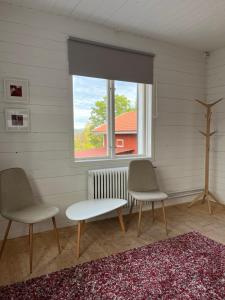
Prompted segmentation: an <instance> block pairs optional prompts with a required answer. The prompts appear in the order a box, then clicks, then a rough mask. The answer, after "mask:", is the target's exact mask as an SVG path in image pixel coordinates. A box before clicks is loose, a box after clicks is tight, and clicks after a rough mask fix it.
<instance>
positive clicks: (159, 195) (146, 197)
mask: <svg viewBox="0 0 225 300" xmlns="http://www.w3.org/2000/svg"><path fill="white" fill-rule="evenodd" d="M129 193H130V195H131V196H132V197H133V198H134V199H136V200H139V201H161V200H166V199H167V198H168V195H167V194H166V193H163V192H160V191H151V192H133V191H130V192H129Z"/></svg>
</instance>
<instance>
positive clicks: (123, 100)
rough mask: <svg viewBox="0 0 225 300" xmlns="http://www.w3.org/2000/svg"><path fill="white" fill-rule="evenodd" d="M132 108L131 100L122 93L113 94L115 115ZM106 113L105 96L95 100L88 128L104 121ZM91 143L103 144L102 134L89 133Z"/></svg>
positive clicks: (92, 127) (98, 145)
mask: <svg viewBox="0 0 225 300" xmlns="http://www.w3.org/2000/svg"><path fill="white" fill-rule="evenodd" d="M132 110H134V107H132V105H131V101H130V100H129V99H128V98H127V97H126V96H124V95H115V116H119V115H121V114H122V113H125V112H129V111H132ZM106 115H107V97H104V98H103V99H102V100H98V101H96V102H95V105H94V106H93V107H92V109H91V116H90V118H89V124H90V130H92V131H93V130H94V129H95V128H96V127H98V126H100V125H101V124H104V123H105V122H106ZM90 141H91V143H92V144H93V145H94V146H95V147H96V148H98V147H101V146H102V145H103V135H95V134H92V135H90Z"/></svg>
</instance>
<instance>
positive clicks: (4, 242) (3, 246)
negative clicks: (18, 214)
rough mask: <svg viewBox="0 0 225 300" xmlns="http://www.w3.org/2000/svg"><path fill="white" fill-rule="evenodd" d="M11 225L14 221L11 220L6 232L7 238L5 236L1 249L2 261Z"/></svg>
mask: <svg viewBox="0 0 225 300" xmlns="http://www.w3.org/2000/svg"><path fill="white" fill-rule="evenodd" d="M11 224H12V221H11V220H9V222H8V225H7V228H6V231H5V236H4V239H3V241H2V247H1V251H0V259H1V257H2V254H3V251H4V248H5V244H6V241H7V237H8V234H9V230H10V227H11Z"/></svg>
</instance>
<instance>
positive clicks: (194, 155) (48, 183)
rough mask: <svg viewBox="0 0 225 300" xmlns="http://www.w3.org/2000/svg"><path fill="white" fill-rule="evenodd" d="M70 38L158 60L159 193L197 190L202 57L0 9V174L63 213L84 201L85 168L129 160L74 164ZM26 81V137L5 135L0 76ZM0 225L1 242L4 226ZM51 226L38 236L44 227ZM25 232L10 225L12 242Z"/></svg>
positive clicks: (86, 25) (100, 29)
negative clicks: (16, 178) (26, 185)
mask: <svg viewBox="0 0 225 300" xmlns="http://www.w3.org/2000/svg"><path fill="white" fill-rule="evenodd" d="M68 35H74V36H76V37H80V38H85V39H91V40H92V39H93V40H96V41H100V42H104V43H109V44H114V45H118V46H124V47H127V48H133V49H138V50H143V51H149V52H151V53H155V54H156V58H155V66H154V74H155V78H157V79H158V96H159V104H158V107H159V117H158V119H157V120H156V138H155V159H156V165H157V166H158V173H159V178H160V181H161V184H162V187H163V188H164V189H165V190H166V191H168V192H172V191H173V192H174V191H184V190H191V189H195V188H200V187H202V183H203V180H202V179H203V177H202V173H203V172H202V171H203V170H202V166H203V157H202V150H203V139H202V137H201V136H200V135H199V134H198V129H199V128H200V127H201V126H202V122H203V118H202V113H201V108H200V107H199V106H198V105H197V104H195V103H194V102H193V99H194V98H202V97H204V88H205V61H204V58H203V55H202V53H200V52H197V51H193V50H190V49H184V48H178V47H176V46H173V45H170V44H166V43H163V42H159V41H155V40H150V39H147V38H142V37H138V36H135V35H132V34H128V33H124V32H116V31H112V30H110V29H108V28H104V27H100V26H97V25H93V24H90V23H86V22H80V21H79V22H78V21H74V20H72V19H69V18H66V17H60V16H53V15H48V14H45V13H41V12H34V11H32V10H29V9H22V8H16V7H13V6H10V5H3V4H1V5H0V84H1V85H0V169H5V168H9V167H15V166H18V167H22V168H24V169H25V170H26V172H27V173H28V175H29V178H30V180H31V183H32V186H33V190H34V193H35V195H36V197H37V198H41V199H43V200H44V201H45V202H47V203H49V204H53V205H57V206H59V207H60V209H61V214H60V216H59V218H58V222H59V223H60V225H61V226H63V225H65V224H66V219H65V216H64V209H65V207H67V206H68V205H69V204H71V203H73V202H75V201H78V200H82V199H85V198H86V196H87V170H88V169H92V168H99V167H100V168H102V167H108V166H115V167H116V166H122V165H126V164H127V162H126V161H123V162H107V163H106V162H105V163H100V162H99V163H86V164H81V163H80V164H75V163H74V162H73V159H72V134H73V132H72V131H73V124H72V99H71V85H70V84H71V82H70V81H71V79H70V77H69V76H68V69H67V45H66V40H67V37H68ZM5 77H19V78H27V79H29V81H30V105H29V108H30V110H31V132H30V133H6V132H5V130H4V118H3V109H4V108H5V107H13V105H9V104H6V103H4V102H3V82H2V81H3V78H5ZM5 225H6V223H5V221H3V219H1V220H0V237H1V236H2V233H3V229H4V228H5ZM49 225H50V224H49V223H44V224H42V225H40V226H39V227H36V228H38V230H43V229H47V228H48V227H49ZM26 232H27V229H25V227H24V226H23V225H16V226H14V227H13V231H12V234H11V236H13V235H22V234H25V233H26Z"/></svg>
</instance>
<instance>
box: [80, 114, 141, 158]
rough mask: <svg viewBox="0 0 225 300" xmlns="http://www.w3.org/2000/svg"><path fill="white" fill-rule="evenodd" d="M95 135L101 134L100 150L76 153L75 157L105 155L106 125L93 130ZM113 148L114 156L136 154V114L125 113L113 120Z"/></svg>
mask: <svg viewBox="0 0 225 300" xmlns="http://www.w3.org/2000/svg"><path fill="white" fill-rule="evenodd" d="M93 133H95V134H103V135H104V139H103V145H102V147H101V148H96V149H89V150H85V151H79V152H78V151H76V157H78V158H85V157H98V156H104V155H106V149H107V147H106V146H107V135H106V133H107V125H106V124H102V125H100V126H98V127H96V128H95V129H94V130H93ZM115 146H116V154H117V155H122V154H136V153H137V112H136V111H131V112H125V113H123V114H121V115H119V116H117V117H116V118H115Z"/></svg>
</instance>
